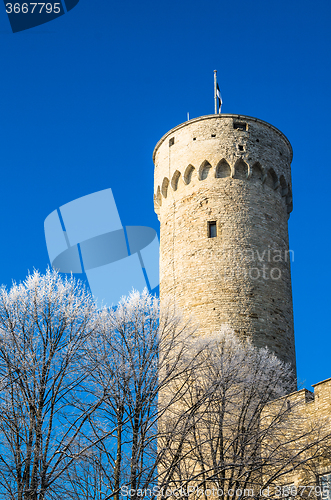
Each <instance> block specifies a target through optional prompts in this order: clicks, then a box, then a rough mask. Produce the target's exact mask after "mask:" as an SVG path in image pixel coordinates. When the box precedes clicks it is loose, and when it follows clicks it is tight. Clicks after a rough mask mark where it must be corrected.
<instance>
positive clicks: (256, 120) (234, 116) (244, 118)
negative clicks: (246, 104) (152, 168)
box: [153, 113, 293, 163]
mask: <svg viewBox="0 0 331 500" xmlns="http://www.w3.org/2000/svg"><path fill="white" fill-rule="evenodd" d="M229 118H232V119H233V120H237V121H238V122H240V121H244V122H247V123H249V122H251V123H252V122H253V123H256V124H259V125H262V126H264V127H267V128H269V129H271V130H273V131H274V132H275V133H276V134H278V135H279V136H280V137H281V138H282V139H283V140H284V142H285V143H286V145H287V147H288V149H289V152H290V162H291V161H292V159H293V150H292V146H291V143H290V141H289V140H288V138H287V137H286V136H285V135H284V134H283V132H281V131H280V130H279V129H278V128H276V127H274V126H273V125H271V124H270V123H268V122H266V121H264V120H260V119H259V118H254V117H252V116H246V115H238V114H226V113H222V114H217V115H216V114H212V115H204V116H199V117H197V118H192V119H191V120H187V121H186V122H183V123H181V124H179V125H177V126H176V127H174V128H172V129H171V130H169V131H168V132H167V133H166V134H164V136H163V137H161V139H160V140H159V141H158V143H157V144H156V146H155V148H154V152H153V162H154V163H155V156H156V153H157V151H158V149H159V148H160V146H161V145H162V143H163V142H164V141H165V140H166V139H167V138H168V137H169V136H170V135H171V134H173V133H175V132H177V131H178V130H180V129H182V128H184V127H188V126H190V125H192V124H196V123H198V122H200V121H204V120H224V119H229Z"/></svg>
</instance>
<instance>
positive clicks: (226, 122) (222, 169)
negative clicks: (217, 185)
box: [153, 115, 293, 213]
mask: <svg viewBox="0 0 331 500" xmlns="http://www.w3.org/2000/svg"><path fill="white" fill-rule="evenodd" d="M170 148H171V149H170ZM292 156H293V153H292V147H291V145H290V143H289V141H288V139H287V138H286V137H285V136H284V134H282V132H280V131H279V130H278V129H277V128H275V127H273V126H272V125H270V124H269V123H267V122H264V121H262V120H258V119H257V118H251V117H248V116H243V115H207V116H203V117H200V118H196V119H194V120H190V121H188V122H185V123H183V124H181V125H178V126H177V127H175V128H174V129H172V130H170V131H169V132H168V133H167V134H165V135H164V136H163V137H162V139H161V140H160V141H159V142H158V143H157V145H156V147H155V149H154V154H153V160H154V163H155V167H156V168H155V192H154V202H155V211H156V212H157V213H159V206H161V205H162V203H163V202H164V200H165V199H166V198H168V195H169V190H172V191H177V189H178V187H179V186H180V184H181V183H182V184H184V185H185V186H189V185H190V184H191V187H192V186H193V183H192V180H194V178H195V179H196V180H199V181H204V180H206V179H207V178H208V181H209V182H210V181H211V179H215V178H216V179H221V178H227V177H229V178H233V179H239V180H246V179H247V180H250V179H251V180H252V181H260V182H261V183H262V184H265V186H267V187H270V188H271V189H274V190H275V191H276V192H277V194H278V195H279V196H280V197H281V198H283V202H284V204H285V205H286V210H287V213H290V212H291V211H292V208H293V204H292V188H291V170H290V164H291V161H292ZM170 157H171V158H170ZM216 182H218V181H216ZM172 196H173V194H172Z"/></svg>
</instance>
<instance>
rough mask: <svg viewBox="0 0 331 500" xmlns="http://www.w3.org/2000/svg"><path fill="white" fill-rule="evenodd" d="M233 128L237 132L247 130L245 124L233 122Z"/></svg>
mask: <svg viewBox="0 0 331 500" xmlns="http://www.w3.org/2000/svg"><path fill="white" fill-rule="evenodd" d="M233 128H234V129H237V130H242V131H246V130H247V123H245V122H233Z"/></svg>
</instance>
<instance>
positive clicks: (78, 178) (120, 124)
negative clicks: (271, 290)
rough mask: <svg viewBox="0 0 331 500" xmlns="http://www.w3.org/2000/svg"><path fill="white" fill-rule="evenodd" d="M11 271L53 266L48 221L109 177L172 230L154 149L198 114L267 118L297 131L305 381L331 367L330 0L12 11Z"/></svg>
mask: <svg viewBox="0 0 331 500" xmlns="http://www.w3.org/2000/svg"><path fill="white" fill-rule="evenodd" d="M0 7H1V8H0V44H1V45H0V67H1V81H0V88H1V92H0V120H1V121H0V124H1V138H0V141H1V148H0V165H1V184H0V189H1V196H0V210H1V214H2V217H1V226H2V245H1V250H0V251H1V254H0V255H1V260H0V281H1V282H2V283H5V284H7V285H10V284H11V282H12V280H13V279H14V280H16V281H19V280H22V279H24V277H25V276H26V274H27V271H28V270H32V269H33V268H38V269H40V270H41V271H44V270H45V269H46V266H47V265H48V262H49V261H48V255H47V250H46V246H45V240H44V232H43V222H44V219H45V218H46V216H47V215H48V214H49V213H50V212H52V211H53V210H54V209H55V208H57V207H59V206H60V205H63V204H64V203H67V202H69V201H71V200H73V199H75V198H78V197H80V196H84V195H86V194H89V193H92V192H95V191H98V190H101V189H105V188H108V187H111V188H112V190H113V193H114V196H115V199H116V202H117V206H118V209H119V213H120V216H121V219H122V223H123V224H124V225H146V226H150V227H153V228H155V229H157V230H158V220H157V218H156V216H155V214H154V211H153V162H152V152H153V148H154V146H155V144H156V142H157V141H158V140H159V138H160V137H161V136H162V135H163V134H164V133H165V132H167V131H168V130H169V129H170V128H172V127H174V126H176V125H177V124H179V123H182V122H183V121H185V120H186V114H187V112H189V113H190V117H192V118H193V117H196V116H200V115H205V114H209V113H212V112H213V70H214V69H217V70H218V76H219V84H220V87H221V91H222V97H223V108H222V111H223V112H224V113H240V114H246V115H249V116H256V117H258V118H261V119H263V120H266V121H268V122H270V123H272V124H273V125H275V126H276V127H278V128H279V129H280V130H281V131H282V132H284V133H285V135H286V136H287V137H288V138H289V140H290V142H291V144H292V146H293V150H294V158H293V163H292V179H293V201H294V211H293V213H292V214H291V217H290V222H289V230H290V244H291V249H293V250H294V252H295V261H294V263H293V265H292V280H293V297H294V314H295V334H296V348H297V361H298V376H299V379H301V380H306V382H305V385H306V386H307V387H309V385H310V384H311V383H315V382H318V381H320V380H323V379H326V378H328V377H330V376H331V366H330V363H329V359H330V347H331V340H330V319H329V308H330V281H331V279H330V278H331V277H330V265H329V258H328V254H329V247H330V216H329V210H330V194H329V191H330V186H331V173H330V172H331V167H330V151H329V148H330V146H331V144H330V133H329V127H331V122H330V118H329V115H330V76H331V70H330V60H331V58H330V48H331V43H330V42H331V30H330V25H329V19H330V16H331V4H330V2H328V1H327V0H325V1H316V2H314V4H313V3H312V2H311V1H307V0H301V1H298V0H292V1H291V2H289V1H288V0H287V1H283V0H279V1H277V2H275V1H261V0H254V2H248V1H247V0H246V1H244V0H237V1H236V2H230V1H228V0H226V1H222V0H220V1H215V0H205V1H203V2H202V1H192V0H191V1H188V0H179V1H177V2H168V1H167V2H165V1H164V0H159V1H158V2H152V1H149V0H141V1H140V2H137V1H132V0H127V1H125V2H114V1H112V0H93V1H92V0H80V2H79V4H78V5H77V7H75V8H74V9H72V10H71V11H70V12H69V13H68V14H66V15H64V16H62V17H60V18H58V19H56V20H54V21H52V22H51V23H47V24H44V25H42V26H39V27H36V28H33V29H31V30H27V31H24V32H20V33H16V34H13V33H11V30H10V25H9V21H8V19H7V16H6V13H5V8H4V7H2V6H0Z"/></svg>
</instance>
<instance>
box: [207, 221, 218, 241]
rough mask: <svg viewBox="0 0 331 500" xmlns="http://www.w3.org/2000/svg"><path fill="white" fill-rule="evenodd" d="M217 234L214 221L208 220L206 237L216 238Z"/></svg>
mask: <svg viewBox="0 0 331 500" xmlns="http://www.w3.org/2000/svg"><path fill="white" fill-rule="evenodd" d="M216 236H217V228H216V222H215V221H213V222H208V238H216Z"/></svg>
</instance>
